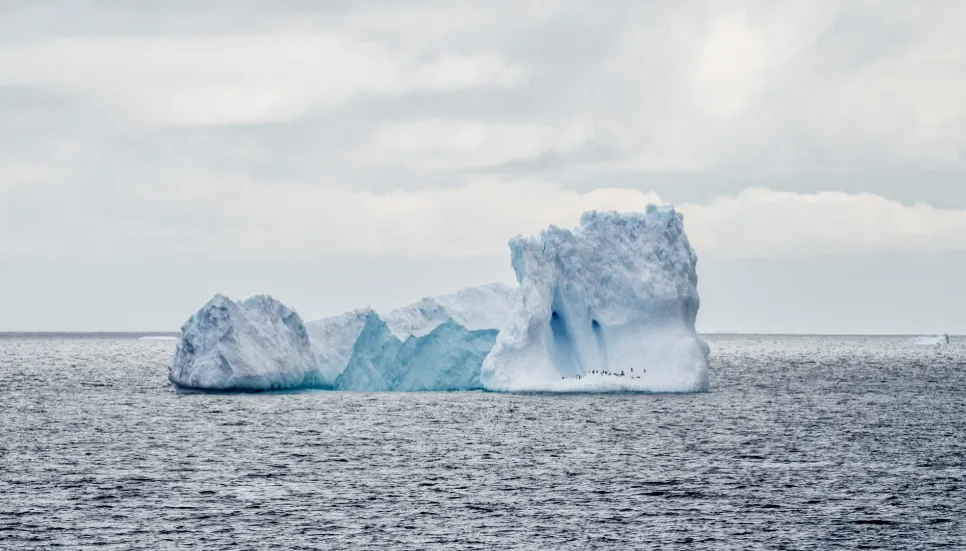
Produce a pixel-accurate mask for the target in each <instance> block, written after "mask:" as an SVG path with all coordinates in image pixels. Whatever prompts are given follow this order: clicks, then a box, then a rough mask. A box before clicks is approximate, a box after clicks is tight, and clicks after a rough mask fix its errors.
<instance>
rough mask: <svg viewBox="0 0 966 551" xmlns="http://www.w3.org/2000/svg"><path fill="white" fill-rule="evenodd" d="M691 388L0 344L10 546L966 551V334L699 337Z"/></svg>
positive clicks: (157, 347) (1, 472)
mask: <svg viewBox="0 0 966 551" xmlns="http://www.w3.org/2000/svg"><path fill="white" fill-rule="evenodd" d="M708 341H709V343H710V345H711V369H710V381H711V391H710V392H708V393H704V394H691V395H653V394H652V395H648V394H622V395H568V396H563V395H547V394H533V395H513V394H493V393H485V392H462V393H457V392H454V393H412V394H404V393H397V394H392V393H334V392H320V391H315V392H298V393H264V394H244V395H231V394H227V395H226V394H222V395H200V394H192V395H179V394H177V393H176V392H175V391H174V390H173V388H172V387H171V385H170V384H169V383H168V381H167V366H168V363H169V361H170V359H171V356H172V354H173V352H174V346H175V343H174V341H172V340H161V339H156V338H154V339H143V338H135V337H134V336H127V335H116V334H115V335H97V336H77V335H69V334H62V335H54V336H50V335H30V336H21V335H3V336H0V549H2V550H5V551H6V550H23V549H31V550H33V549H43V550H47V549H56V548H61V549H72V550H74V549H77V550H86V549H98V550H113V549H125V550H127V549H189V548H194V549H206V550H215V549H273V550H287V549H300V550H303V549H304V550H308V549H377V548H378V549H414V550H415V549H487V550H490V549H625V548H626V549H676V548H679V549H699V550H705V549H706V550H722V549H861V548H869V549H935V548H939V547H942V546H946V547H948V548H958V549H966V341H964V340H963V339H961V338H953V341H952V343H951V344H950V345H948V346H919V345H916V344H914V343H913V339H912V337H897V336H890V337H862V336H857V337H827V336H770V335H711V336H708Z"/></svg>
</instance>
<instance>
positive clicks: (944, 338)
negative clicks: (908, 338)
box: [912, 333, 949, 346]
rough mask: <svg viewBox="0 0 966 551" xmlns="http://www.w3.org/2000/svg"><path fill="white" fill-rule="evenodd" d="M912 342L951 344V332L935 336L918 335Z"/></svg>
mask: <svg viewBox="0 0 966 551" xmlns="http://www.w3.org/2000/svg"><path fill="white" fill-rule="evenodd" d="M912 342H913V344H917V345H919V346H945V345H947V344H949V334H947V333H942V334H940V335H936V336H935V337H917V338H915V339H913V341H912Z"/></svg>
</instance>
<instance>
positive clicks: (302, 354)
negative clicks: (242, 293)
mask: <svg viewBox="0 0 966 551" xmlns="http://www.w3.org/2000/svg"><path fill="white" fill-rule="evenodd" d="M168 379H169V380H170V381H171V383H172V384H174V386H175V387H176V388H177V389H179V390H201V391H257V390H284V389H294V388H307V387H315V386H320V385H322V384H323V380H322V379H321V377H320V372H319V369H318V366H317V363H316V357H315V354H314V352H313V349H312V346H311V342H310V340H309V335H308V333H307V332H306V330H305V326H304V324H303V323H302V319H301V318H300V317H299V315H298V314H297V313H295V312H294V311H292V310H290V309H289V308H288V307H286V306H285V305H284V304H282V303H280V302H279V301H277V300H275V299H273V298H272V297H269V296H265V295H259V296H254V297H251V298H249V299H247V300H243V301H241V302H235V301H233V300H231V299H230V298H228V297H226V296H224V295H220V294H219V295H215V297H214V298H212V299H211V300H210V301H209V302H208V304H206V305H205V306H204V307H202V308H201V310H199V311H198V313H197V314H195V315H194V316H192V317H191V319H189V320H188V321H187V322H185V324H184V325H183V326H182V327H181V339H180V341H179V342H178V345H177V348H176V349H175V354H174V360H173V361H172V363H171V367H170V369H169V373H168Z"/></svg>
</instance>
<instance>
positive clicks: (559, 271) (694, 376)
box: [481, 205, 708, 392]
mask: <svg viewBox="0 0 966 551" xmlns="http://www.w3.org/2000/svg"><path fill="white" fill-rule="evenodd" d="M510 250H511V253H512V265H513V269H514V271H515V272H516V276H517V280H518V281H519V282H520V287H521V292H522V295H521V299H520V302H519V303H518V305H517V307H516V309H515V310H514V312H513V314H512V315H511V317H510V319H509V320H508V322H507V324H506V325H504V327H503V329H502V330H501V331H500V334H499V336H498V337H497V339H496V343H495V345H494V347H493V350H492V351H491V352H490V354H489V355H488V356H487V358H486V359H485V360H484V362H483V367H482V374H481V380H482V382H483V386H484V387H485V388H486V389H488V390H498V391H538V392H539V391H545V392H608V391H648V392H700V391H706V390H707V388H708V345H707V343H705V342H704V340H703V339H701V338H700V337H699V336H698V335H697V333H696V331H695V327H694V324H695V319H696V317H697V313H698V307H699V304H700V300H699V298H698V291H697V282H698V279H697V273H696V264H697V257H696V255H695V253H694V251H693V250H692V248H691V245H690V244H689V242H688V239H687V236H686V235H685V233H684V224H683V218H682V216H681V215H680V214H679V213H677V212H676V211H675V210H674V209H673V208H672V207H656V206H653V205H649V206H648V208H647V210H646V212H645V213H643V214H618V213H613V212H611V213H598V212H588V213H585V214H584V216H583V217H582V219H581V222H580V227H578V228H576V229H575V230H567V229H560V228H557V227H551V228H550V229H548V230H546V231H545V232H543V233H541V234H540V235H538V236H536V237H517V238H514V239H513V240H511V242H510Z"/></svg>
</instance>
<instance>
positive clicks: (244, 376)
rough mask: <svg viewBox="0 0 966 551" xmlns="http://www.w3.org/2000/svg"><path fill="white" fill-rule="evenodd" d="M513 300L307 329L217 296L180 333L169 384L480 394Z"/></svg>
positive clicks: (471, 293) (467, 300)
mask: <svg viewBox="0 0 966 551" xmlns="http://www.w3.org/2000/svg"><path fill="white" fill-rule="evenodd" d="M517 296H518V292H517V290H515V289H511V288H510V287H507V286H506V285H500V284H495V285H485V286H481V287H471V288H468V289H463V290H462V291H459V292H457V293H454V294H452V295H444V296H439V297H430V298H424V299H423V300H421V301H419V302H417V303H415V304H412V305H409V306H406V307H403V308H399V309H397V310H393V311H391V312H389V313H388V314H386V315H385V316H380V314H378V313H377V312H375V311H374V310H372V309H370V308H364V309H360V310H355V311H352V312H348V313H345V314H342V315H339V316H334V317H331V318H325V319H321V320H317V321H313V322H309V323H303V322H302V320H301V319H300V318H299V317H298V315H297V314H295V313H294V312H293V311H291V310H289V309H288V308H287V307H285V306H284V305H283V304H281V303H279V302H278V301H276V300H274V299H272V298H270V297H253V298H251V299H248V300H245V301H242V302H237V303H236V302H233V301H232V300H230V299H228V298H227V297H225V296H222V295H218V296H216V297H215V298H213V299H212V300H211V301H210V302H209V303H208V304H207V305H205V306H204V307H203V308H202V309H201V310H200V311H199V312H198V313H197V314H195V315H194V316H193V317H192V318H191V319H190V320H188V322H187V323H185V325H184V326H183V327H182V337H181V341H180V342H179V344H178V348H177V350H176V352H175V358H174V361H173V362H172V365H171V368H170V374H169V379H170V380H171V382H172V383H173V384H174V385H175V386H176V387H177V388H179V389H182V390H184V389H192V390H213V391H219V390H240V391H257V390H281V389H303V388H322V389H332V390H358V391H418V390H471V389H480V388H481V386H480V366H481V364H482V362H483V358H484V357H486V354H487V353H488V352H489V351H490V348H491V347H492V346H493V342H494V340H495V339H496V335H497V332H498V329H499V327H500V326H501V325H502V323H503V321H505V320H506V318H507V317H508V316H509V314H510V312H511V309H512V306H513V304H514V303H515V302H516V300H517Z"/></svg>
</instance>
